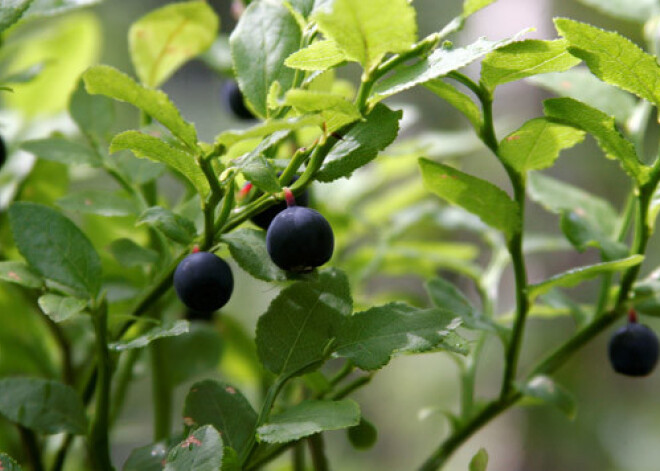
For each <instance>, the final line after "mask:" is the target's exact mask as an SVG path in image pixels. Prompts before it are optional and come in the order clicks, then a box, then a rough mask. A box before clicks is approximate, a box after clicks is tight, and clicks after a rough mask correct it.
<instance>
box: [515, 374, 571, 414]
mask: <svg viewBox="0 0 660 471" xmlns="http://www.w3.org/2000/svg"><path fill="white" fill-rule="evenodd" d="M518 388H519V389H520V392H522V393H523V394H524V395H525V396H527V397H529V398H532V399H534V400H536V401H538V402H543V403H546V404H551V405H553V406H555V407H557V408H559V410H561V411H562V412H563V413H564V414H566V415H567V416H568V418H569V419H574V418H575V414H576V413H577V405H576V404H575V398H574V397H573V395H572V394H571V393H570V392H568V391H567V390H566V389H564V388H563V387H562V386H560V385H559V384H557V383H555V382H554V381H553V380H552V379H551V378H549V377H548V376H535V377H534V378H532V379H531V380H530V381H529V382H527V383H526V384H521V385H519V386H518Z"/></svg>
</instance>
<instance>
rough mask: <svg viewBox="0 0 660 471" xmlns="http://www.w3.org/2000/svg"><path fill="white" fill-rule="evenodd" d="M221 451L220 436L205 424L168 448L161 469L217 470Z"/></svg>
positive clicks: (166, 470) (171, 470)
mask: <svg viewBox="0 0 660 471" xmlns="http://www.w3.org/2000/svg"><path fill="white" fill-rule="evenodd" d="M223 452H224V448H223V443H222V437H220V434H219V433H218V431H217V430H215V429H214V428H213V427H212V426H211V425H205V426H204V427H200V428H198V429H197V430H195V431H194V432H192V433H191V434H190V435H189V436H188V437H187V438H186V439H185V440H183V441H182V442H181V443H179V444H178V445H176V446H175V447H173V448H172V449H171V450H170V452H169V453H168V455H167V461H166V463H165V467H164V468H163V470H164V471H191V470H193V469H194V470H195V471H218V470H219V469H220V467H221V466H222V456H223Z"/></svg>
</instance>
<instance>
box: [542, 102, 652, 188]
mask: <svg viewBox="0 0 660 471" xmlns="http://www.w3.org/2000/svg"><path fill="white" fill-rule="evenodd" d="M543 109H544V111H545V115H546V116H547V117H549V118H553V119H556V120H559V121H560V122H563V123H566V124H569V125H571V126H574V127H576V128H578V129H582V130H583V131H586V132H588V133H589V134H591V135H592V136H594V137H595V138H596V141H597V142H598V145H599V146H600V147H601V149H603V152H605V155H606V156H608V157H609V158H612V159H617V160H619V162H620V163H621V166H622V167H623V169H624V170H625V171H626V173H627V174H628V175H630V176H631V177H633V178H634V179H635V180H636V182H637V184H638V185H643V184H644V183H646V182H647V181H648V179H649V171H648V168H646V167H644V165H643V164H642V163H641V162H640V161H639V158H638V157H637V153H636V152H635V146H633V144H632V143H631V142H630V141H628V140H627V139H626V138H624V137H623V136H622V135H621V133H620V132H619V130H618V129H617V127H616V124H615V122H614V118H612V117H611V116H607V115H606V114H605V113H603V112H602V111H599V110H597V109H595V108H592V107H590V106H588V105H585V104H584V103H581V102H579V101H577V100H573V99H572V98H551V99H549V100H545V101H544V102H543Z"/></svg>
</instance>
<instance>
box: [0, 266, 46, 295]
mask: <svg viewBox="0 0 660 471" xmlns="http://www.w3.org/2000/svg"><path fill="white" fill-rule="evenodd" d="M0 280H3V281H8V282H10V283H16V284H18V285H21V286H25V287H26V288H35V289H40V288H43V286H44V280H43V279H42V278H41V276H40V275H39V274H38V273H36V272H35V271H34V270H32V268H30V265H28V264H26V263H23V262H18V261H8V262H0Z"/></svg>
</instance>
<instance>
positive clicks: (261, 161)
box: [237, 152, 282, 193]
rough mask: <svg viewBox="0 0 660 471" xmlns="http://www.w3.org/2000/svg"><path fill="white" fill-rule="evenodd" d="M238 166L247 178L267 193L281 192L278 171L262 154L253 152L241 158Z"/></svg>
mask: <svg viewBox="0 0 660 471" xmlns="http://www.w3.org/2000/svg"><path fill="white" fill-rule="evenodd" d="M237 168H238V169H240V171H241V173H242V174H243V176H245V179H246V180H247V181H249V182H250V183H252V184H253V185H254V186H256V187H257V188H259V189H260V190H262V191H265V192H266V193H279V192H281V191H282V186H281V185H280V180H279V179H278V178H277V172H275V169H274V168H273V167H272V165H271V164H270V162H268V160H267V159H266V157H264V156H263V155H261V154H258V153H254V152H251V153H250V154H248V155H247V156H246V158H243V159H241V160H240V161H239V162H238V164H237Z"/></svg>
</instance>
